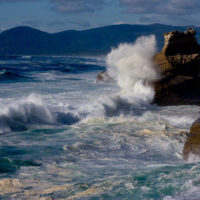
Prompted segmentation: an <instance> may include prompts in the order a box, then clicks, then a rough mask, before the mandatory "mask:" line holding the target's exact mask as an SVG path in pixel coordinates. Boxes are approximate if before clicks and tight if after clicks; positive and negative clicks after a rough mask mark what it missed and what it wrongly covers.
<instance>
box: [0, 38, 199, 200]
mask: <svg viewBox="0 0 200 200" xmlns="http://www.w3.org/2000/svg"><path fill="white" fill-rule="evenodd" d="M154 40H155V38H154V37H153V36H150V37H148V38H144V37H143V38H140V39H139V40H138V42H136V44H134V45H127V44H124V45H121V46H119V48H117V49H114V50H113V51H112V52H111V53H110V54H109V55H108V56H107V57H102V58H92V57H91V58H89V57H88V58H86V57H65V56H63V57H48V56H21V57H11V58H9V57H5V58H3V57H1V59H0V199H5V200H8V199H14V200H16V199H17V200H18V199H19V200H22V199H36V200H38V199H43V200H45V199H46V200H50V199H76V200H77V199H85V200H86V199H91V200H104V199H105V200H106V199H108V200H123V199H125V200H126V199H127V200H129V199H130V200H154V199H156V200H157V199H158V200H160V199H163V200H184V199H185V200H197V199H199V198H200V163H199V162H198V161H199V160H198V159H197V158H196V157H195V158H192V157H190V159H189V161H184V160H183V155H182V150H183V147H184V143H185V141H186V138H187V137H186V133H187V132H189V129H190V126H191V124H192V123H193V122H194V121H195V120H196V119H197V118H198V117H199V114H200V107H199V106H165V107H159V106H157V105H152V104H150V102H151V100H152V98H153V97H154V91H153V88H151V86H150V85H148V82H149V81H151V80H154V79H156V78H157V77H158V76H159V74H158V73H157V72H155V71H154V70H153V68H152V66H151V63H150V58H151V56H152V54H153V53H154V52H155V48H154V46H155V44H154V43H155V41H154ZM144 55H145V58H144ZM138 67H139V68H138ZM106 68H107V70H108V72H109V74H110V76H112V77H113V78H114V79H115V81H110V82H96V76H97V75H98V74H99V73H100V72H102V71H104V70H105V69H106ZM166 98H167V97H166Z"/></svg>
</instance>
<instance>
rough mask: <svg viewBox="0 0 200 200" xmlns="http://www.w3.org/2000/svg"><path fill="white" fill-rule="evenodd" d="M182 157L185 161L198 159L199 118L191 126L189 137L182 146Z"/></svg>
mask: <svg viewBox="0 0 200 200" xmlns="http://www.w3.org/2000/svg"><path fill="white" fill-rule="evenodd" d="M183 157H184V160H187V161H190V159H192V160H195V158H199V157H200V118H198V119H197V120H196V121H195V122H194V123H193V124H192V126H191V129H190V134H189V137H188V139H187V141H186V142H185V145H184V149H183Z"/></svg>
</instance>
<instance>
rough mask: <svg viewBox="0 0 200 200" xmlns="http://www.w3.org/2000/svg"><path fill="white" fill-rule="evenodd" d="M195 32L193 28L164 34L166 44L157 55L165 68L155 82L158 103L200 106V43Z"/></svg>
mask: <svg viewBox="0 0 200 200" xmlns="http://www.w3.org/2000/svg"><path fill="white" fill-rule="evenodd" d="M195 35H196V31H195V30H194V29H191V28H189V29H188V30H186V31H184V32H181V31H173V32H169V33H165V34H164V38H165V44H164V47H163V48H162V51H161V52H160V53H158V54H156V55H155V56H154V58H153V60H154V62H155V64H156V67H157V68H158V69H159V70H160V71H161V79H160V80H158V81H157V82H156V83H155V84H154V85H155V99H154V103H156V104H158V105H183V104H197V105H200V46H199V44H198V43H197V40H196V37H195Z"/></svg>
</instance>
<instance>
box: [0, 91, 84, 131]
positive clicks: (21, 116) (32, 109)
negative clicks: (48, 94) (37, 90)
mask: <svg viewBox="0 0 200 200" xmlns="http://www.w3.org/2000/svg"><path fill="white" fill-rule="evenodd" d="M79 120H80V119H79V117H78V116H77V115H75V114H73V113H70V112H69V113H67V112H55V111H52V110H51V108H50V107H48V106H47V105H46V104H45V103H44V102H43V101H42V99H41V98H40V97H39V96H38V95H30V96H29V97H27V98H25V99H22V100H19V101H18V102H17V103H14V104H12V105H10V106H9V107H8V108H7V110H6V111H5V112H3V113H2V114H0V130H1V133H5V132H11V131H25V130H28V129H30V128H33V127H36V126H42V125H49V126H58V125H62V124H63V125H64V124H65V125H66V124H67V125H71V124H74V123H77V122H78V121H79Z"/></svg>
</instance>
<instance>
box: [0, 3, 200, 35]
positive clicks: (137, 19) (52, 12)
mask: <svg viewBox="0 0 200 200" xmlns="http://www.w3.org/2000/svg"><path fill="white" fill-rule="evenodd" d="M152 23H162V24H170V25H195V26H200V0H0V31H3V30H6V29H9V28H13V27H16V26H31V27H33V28H37V29H40V30H43V31H47V32H52V33H53V32H59V31H63V30H71V29H73V30H85V29H89V28H95V27H100V26H107V25H112V24H152Z"/></svg>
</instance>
